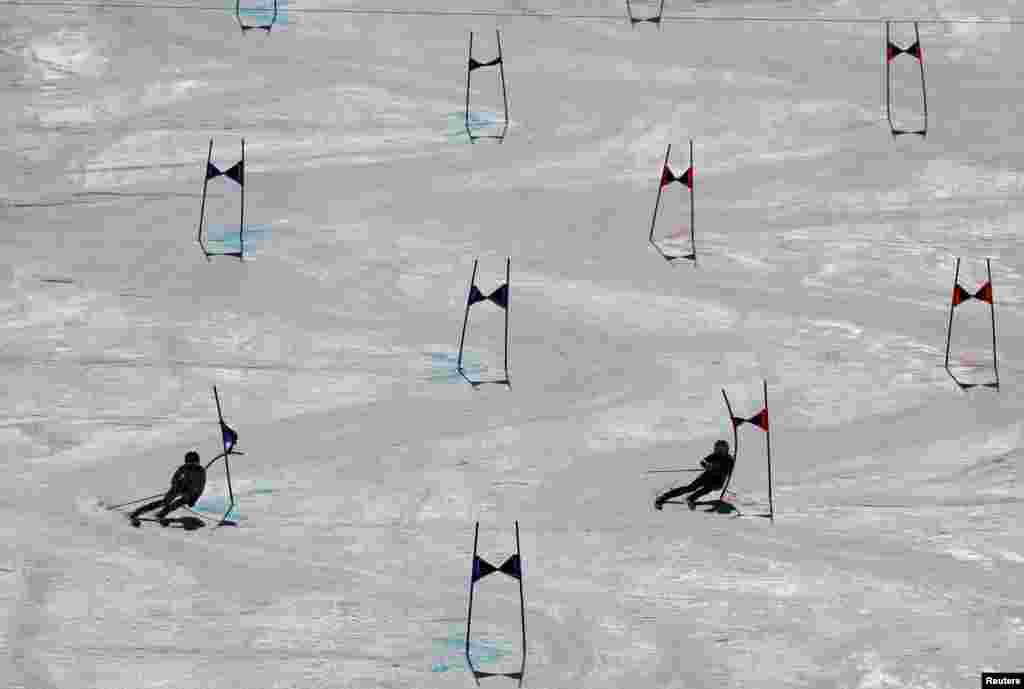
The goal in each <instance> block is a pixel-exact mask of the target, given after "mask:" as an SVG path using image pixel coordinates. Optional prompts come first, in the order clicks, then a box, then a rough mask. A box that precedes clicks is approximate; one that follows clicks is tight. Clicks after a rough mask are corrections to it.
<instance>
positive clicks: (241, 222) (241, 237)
mask: <svg viewBox="0 0 1024 689" xmlns="http://www.w3.org/2000/svg"><path fill="white" fill-rule="evenodd" d="M245 177H246V173H245V139H242V180H241V182H240V183H239V185H238V186H240V187H241V188H242V211H241V213H242V214H241V216H240V217H239V219H238V260H239V261H242V260H244V259H243V258H242V257H243V256H245Z"/></svg>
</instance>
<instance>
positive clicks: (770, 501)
mask: <svg viewBox="0 0 1024 689" xmlns="http://www.w3.org/2000/svg"><path fill="white" fill-rule="evenodd" d="M764 410H765V412H767V411H768V381H767V380H765V381H764ZM765 426H766V428H765V429H764V432H765V443H766V444H767V448H768V516H769V519H771V521H772V522H773V523H774V522H775V506H774V501H773V498H772V432H771V430H770V429H771V427H772V424H771V414H768V423H767V424H765Z"/></svg>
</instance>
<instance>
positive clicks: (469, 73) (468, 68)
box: [466, 31, 473, 130]
mask: <svg viewBox="0 0 1024 689" xmlns="http://www.w3.org/2000/svg"><path fill="white" fill-rule="evenodd" d="M472 78H473V32H472V31H470V32H469V60H468V61H467V62H466V129H467V130H468V129H469V82H470V80H472Z"/></svg>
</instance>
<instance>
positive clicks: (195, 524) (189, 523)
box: [128, 516, 206, 531]
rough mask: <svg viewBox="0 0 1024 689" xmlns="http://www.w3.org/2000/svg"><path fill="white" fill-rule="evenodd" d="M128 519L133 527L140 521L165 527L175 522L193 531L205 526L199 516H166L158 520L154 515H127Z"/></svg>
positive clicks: (140, 522) (137, 526)
mask: <svg viewBox="0 0 1024 689" xmlns="http://www.w3.org/2000/svg"><path fill="white" fill-rule="evenodd" d="M128 521H130V522H131V524H132V526H134V527H135V528H139V527H140V526H142V522H153V523H156V524H160V525H161V526H165V527H166V526H170V525H172V524H176V525H178V526H180V527H181V528H183V529H185V530H186V531H195V530H196V529H199V528H201V527H203V526H206V524H205V522H203V520H202V519H200V518H199V517H167V518H166V519H163V520H160V519H157V518H156V517H132V516H129V517H128Z"/></svg>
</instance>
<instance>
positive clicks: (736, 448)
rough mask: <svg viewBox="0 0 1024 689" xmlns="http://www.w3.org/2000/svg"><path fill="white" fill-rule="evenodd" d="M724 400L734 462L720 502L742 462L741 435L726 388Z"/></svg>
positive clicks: (719, 498) (723, 394) (723, 390)
mask: <svg viewBox="0 0 1024 689" xmlns="http://www.w3.org/2000/svg"><path fill="white" fill-rule="evenodd" d="M722 399H724V400H725V410H726V411H727V412H728V414H729V423H730V424H732V447H733V455H732V457H733V462H732V471H731V472H729V476H728V478H726V479H725V485H724V486H722V493H721V495H719V496H718V501H719V502H721V501H722V500H724V499H725V492H726V491H727V490H728V489H729V483H730V482H731V481H732V475H733V474H734V473H736V465H737V464H738V463H739V461H740V434H739V432H738V431H737V430H736V417H735V416H733V413H732V405H731V404H729V396H728V395H727V394H725V388H722Z"/></svg>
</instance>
